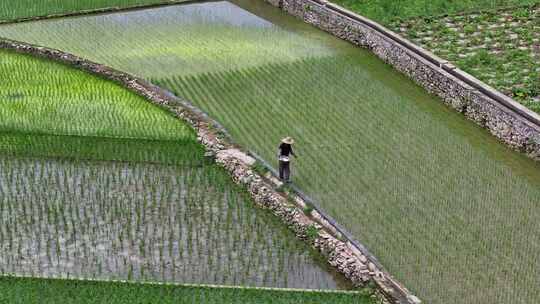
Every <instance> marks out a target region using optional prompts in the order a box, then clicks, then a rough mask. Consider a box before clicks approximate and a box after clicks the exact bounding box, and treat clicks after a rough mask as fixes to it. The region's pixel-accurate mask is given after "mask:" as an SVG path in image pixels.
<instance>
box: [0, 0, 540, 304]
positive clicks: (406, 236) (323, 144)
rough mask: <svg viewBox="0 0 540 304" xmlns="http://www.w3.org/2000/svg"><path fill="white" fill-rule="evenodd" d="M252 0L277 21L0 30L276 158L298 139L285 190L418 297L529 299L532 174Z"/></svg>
mask: <svg viewBox="0 0 540 304" xmlns="http://www.w3.org/2000/svg"><path fill="white" fill-rule="evenodd" d="M235 3H237V4H241V3H242V2H235ZM252 5H253V4H252ZM260 5H261V7H262V8H263V9H264V10H265V11H267V13H266V15H265V17H266V18H267V19H272V21H273V22H276V24H274V25H272V24H270V23H269V22H267V21H264V20H261V19H259V18H257V17H256V16H254V15H250V14H248V13H246V12H245V11H242V10H240V8H239V7H237V6H234V5H233V4H230V3H227V2H219V3H211V4H196V5H186V6H178V7H177V8H175V9H170V10H162V9H156V10H147V11H140V12H131V13H123V14H119V15H107V16H92V17H83V18H72V19H65V20H61V21H59V20H55V21H42V22H36V23H26V24H21V25H10V26H1V27H0V36H7V37H11V38H14V39H19V40H25V41H30V42H33V43H38V44H44V45H48V46H52V47H55V48H59V49H64V50H67V51H70V52H74V53H76V54H78V55H81V56H83V57H88V58H91V59H93V60H96V61H99V62H102V63H106V64H109V65H111V66H113V67H116V68H119V69H124V70H127V71H129V72H132V73H134V74H137V75H142V76H144V77H146V78H148V79H152V81H154V82H156V83H158V84H160V85H162V86H164V87H167V88H169V89H170V90H172V91H173V92H175V93H176V94H177V95H179V96H183V97H186V98H188V99H189V100H191V101H192V102H193V103H194V104H196V105H198V106H200V107H201V108H202V109H204V110H205V111H207V112H208V113H209V114H210V115H211V116H212V117H214V118H216V119H217V120H218V121H220V122H221V123H222V124H223V125H225V127H226V128H227V129H228V130H229V131H230V133H231V134H232V135H233V137H234V138H235V139H236V140H238V141H239V142H240V143H241V144H243V145H244V146H246V147H249V148H250V149H252V150H254V151H255V152H257V153H258V154H260V155H262V156H263V157H264V158H266V159H267V160H269V161H271V162H274V163H275V161H274V158H275V153H276V148H277V144H278V142H279V140H280V138H282V137H283V136H285V135H291V136H293V137H294V138H296V141H297V143H298V144H297V149H296V151H297V152H298V154H299V155H300V157H299V159H298V160H297V161H296V162H295V163H294V164H293V166H294V181H295V183H297V184H298V185H299V186H300V187H301V188H302V189H303V190H305V191H306V192H307V193H308V194H309V195H311V196H313V197H314V198H315V199H316V200H317V201H319V203H320V204H321V205H322V206H323V208H324V209H325V210H326V211H328V212H329V213H330V214H331V215H332V216H333V217H334V218H336V219H337V220H338V222H340V223H341V224H343V225H344V226H346V228H347V229H349V230H350V231H351V232H353V234H354V235H355V236H356V237H357V238H358V239H359V240H361V241H362V242H363V243H364V244H366V245H367V247H368V248H369V249H370V250H371V251H372V252H373V253H374V254H375V255H376V256H377V257H378V258H379V259H380V260H381V262H382V263H383V265H385V266H386V267H387V268H388V270H389V271H390V272H391V273H392V274H394V275H395V276H396V277H397V278H398V279H399V280H400V281H402V282H403V283H404V284H405V285H406V286H407V287H409V288H410V289H411V290H412V291H413V292H414V293H415V294H417V295H418V296H420V298H422V299H423V300H425V301H426V302H427V303H458V304H459V303H464V304H465V303H480V304H483V303H490V304H491V303H501V304H502V303H534V302H537V301H538V299H540V293H539V291H538V288H537V286H538V285H539V284H540V282H539V281H538V278H540V274H539V273H538V269H540V265H539V261H540V259H539V256H538V246H537V244H540V239H539V236H540V225H539V224H538V223H539V222H540V221H539V220H540V211H539V209H538V204H539V198H540V187H539V185H540V170H539V169H540V167H539V165H538V164H536V163H534V162H532V161H531V160H528V159H526V158H525V157H523V156H521V155H519V154H516V153H514V152H513V151H510V150H509V149H507V148H506V147H504V146H503V145H501V144H499V143H498V142H497V141H496V140H495V139H494V138H492V137H491V136H490V135H489V134H487V133H486V132H485V131H484V130H482V129H480V128H479V127H476V126H475V125H473V124H472V123H471V122H469V121H466V120H465V118H463V117H462V116H461V115H460V114H458V113H455V112H453V111H452V110H450V109H447V108H446V107H445V106H443V105H442V103H441V102H440V101H439V100H437V99H435V98H434V97H432V96H429V95H427V94H426V93H425V92H424V91H423V90H422V89H420V88H419V87H417V86H415V85H414V84H413V83H412V82H410V81H409V80H407V79H406V78H404V77H403V76H401V75H399V74H397V73H396V72H395V71H393V70H392V69H391V68H390V67H388V66H386V65H384V64H383V63H381V62H379V61H378V60H377V59H376V58H375V57H374V56H372V55H370V54H369V53H368V52H366V51H362V50H358V49H356V48H354V47H352V46H349V45H347V44H345V43H344V42H342V41H339V40H334V39H333V38H332V37H330V36H328V35H325V34H323V33H321V32H318V31H316V30H314V29H311V28H309V27H307V26H305V25H303V24H301V23H300V22H299V21H296V20H293V19H290V18H286V17H284V16H283V15H280V13H279V12H277V11H276V10H274V9H273V8H271V7H270V6H266V5H264V4H260ZM249 10H251V11H255V10H256V8H254V7H252V6H251V7H249ZM195 12H197V13H195ZM269 15H273V17H272V18H269V17H268V16H269ZM188 17H189V18H188ZM242 20H243V21H242ZM200 23H203V24H200ZM117 24H122V25H123V27H122V31H121V32H120V31H119V30H118V29H115V25H117ZM170 24H174V25H178V24H182V27H181V28H182V30H178V29H167V28H168V25H170ZM93 25H95V26H93ZM89 27H91V29H88V28H89ZM171 28H172V27H171ZM201 28H206V30H200V29H201ZM104 29H107V30H106V31H105V30H104ZM191 30H193V31H194V32H196V33H198V34H197V35H192V34H190V31H191ZM55 33H62V35H59V34H55ZM81 33H83V34H81ZM249 33H253V36H251V34H249ZM262 33H273V34H269V35H267V36H265V37H264V39H261V37H260V35H261V34H262ZM86 36H91V37H94V39H93V40H92V42H91V43H90V42H88V41H87V39H84V37H86ZM216 37H217V38H218V39H216ZM160 40H162V41H163V42H159V41H160ZM149 41H151V42H152V43H149ZM210 41H212V42H213V43H216V42H217V43H218V45H219V46H220V47H219V50H220V51H219V52H216V51H215V50H213V48H212V50H210V51H209V48H208V44H209V43H211V42H210ZM160 43H162V44H160ZM148 45H149V46H148ZM153 45H156V46H161V47H156V48H155V49H154V47H153ZM211 45H214V44H211ZM165 46H166V47H165ZM237 46H243V47H237ZM138 48H140V49H141V52H140V53H139V54H140V55H136V54H138V53H137V52H136V51H133V50H137V49H138ZM160 48H161V49H162V50H160ZM148 49H151V51H147V50H148ZM111 50H112V52H110V53H108V52H109V51H111ZM130 52H132V53H134V55H130V56H124V55H122V54H132V53H130ZM274 52H276V53H274ZM277 54H279V56H277ZM238 58H246V60H245V61H242V60H239V59H238ZM188 59H189V60H188ZM192 60H194V62H197V65H196V66H192V65H190V63H189V62H191V61H192Z"/></svg>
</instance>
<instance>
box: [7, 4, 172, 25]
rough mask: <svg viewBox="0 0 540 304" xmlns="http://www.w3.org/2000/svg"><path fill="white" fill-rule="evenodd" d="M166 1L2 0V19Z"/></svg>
mask: <svg viewBox="0 0 540 304" xmlns="http://www.w3.org/2000/svg"><path fill="white" fill-rule="evenodd" d="M166 1H167V0H16V1H12V0H0V21H9V20H14V19H19V18H28V17H35V16H46V15H52V14H64V13H70V12H78V11H82V10H91V9H100V8H109V7H130V6H136V5H146V4H158V3H163V2H166ZM178 2H180V1H178Z"/></svg>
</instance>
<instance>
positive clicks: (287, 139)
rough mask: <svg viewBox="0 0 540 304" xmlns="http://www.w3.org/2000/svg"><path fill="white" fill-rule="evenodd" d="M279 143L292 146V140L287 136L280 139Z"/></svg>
mask: <svg viewBox="0 0 540 304" xmlns="http://www.w3.org/2000/svg"><path fill="white" fill-rule="evenodd" d="M281 142H282V143H284V144H288V145H292V144H294V139H292V137H290V136H287V137H285V138H284V139H282V140H281Z"/></svg>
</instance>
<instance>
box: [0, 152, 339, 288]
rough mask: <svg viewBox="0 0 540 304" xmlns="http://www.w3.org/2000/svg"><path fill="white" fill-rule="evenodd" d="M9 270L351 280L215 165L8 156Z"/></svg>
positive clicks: (5, 267)
mask: <svg viewBox="0 0 540 304" xmlns="http://www.w3.org/2000/svg"><path fill="white" fill-rule="evenodd" d="M0 216H1V218H2V221H1V224H0V245H1V246H0V252H1V253H2V254H1V258H0V273H4V274H10V273H13V274H18V275H26V276H45V277H53V278H69V277H77V278H79V277H81V278H99V279H121V280H135V281H162V282H183V283H207V284H222V285H244V286H272V287H294V288H316V289H342V288H350V285H349V284H347V283H346V282H345V281H344V278H342V277H341V276H337V275H332V272H331V271H330V270H329V266H326V265H325V263H324V260H323V259H322V258H320V257H319V256H318V255H317V254H315V253H314V252H312V251H311V250H310V249H309V247H308V246H307V245H306V244H304V243H302V242H301V241H298V240H297V239H295V237H294V234H293V233H292V232H290V231H289V230H288V229H287V228H286V227H285V226H284V225H283V224H282V223H281V222H280V221H279V220H278V219H277V218H275V217H273V216H272V215H271V214H270V213H269V212H268V211H265V210H262V209H257V208H254V206H253V202H252V201H251V200H250V198H249V195H248V194H247V193H245V192H243V191H241V189H239V188H237V187H236V186H232V185H231V181H230V178H229V176H228V175H227V174H226V173H225V172H224V171H223V170H222V169H220V168H218V167H216V166H215V165H206V166H200V167H185V166H166V165H161V164H148V163H124V162H96V161H75V160H69V161H68V160H51V159H35V158H32V159H30V158H21V157H16V158H13V157H0Z"/></svg>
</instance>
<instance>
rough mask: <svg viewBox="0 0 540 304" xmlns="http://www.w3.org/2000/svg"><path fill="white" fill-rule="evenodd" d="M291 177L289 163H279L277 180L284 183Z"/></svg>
mask: <svg viewBox="0 0 540 304" xmlns="http://www.w3.org/2000/svg"><path fill="white" fill-rule="evenodd" d="M290 177H291V162H286V161H279V178H280V179H281V180H284V181H286V182H288V181H289V178H290Z"/></svg>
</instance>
